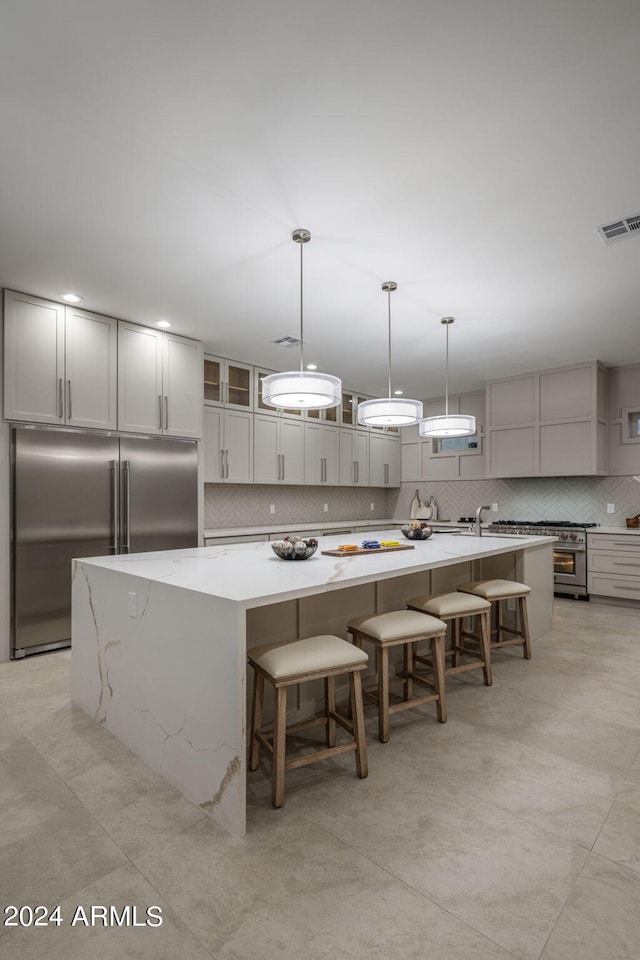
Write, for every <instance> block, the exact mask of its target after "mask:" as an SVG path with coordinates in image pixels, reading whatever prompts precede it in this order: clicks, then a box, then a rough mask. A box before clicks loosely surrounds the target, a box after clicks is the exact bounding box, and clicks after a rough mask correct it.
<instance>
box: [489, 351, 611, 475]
mask: <svg viewBox="0 0 640 960" xmlns="http://www.w3.org/2000/svg"><path fill="white" fill-rule="evenodd" d="M605 391H606V373H605V370H604V368H603V367H602V366H601V365H600V364H599V363H598V362H597V361H591V362H588V363H582V364H574V365H572V366H570V367H557V368H555V369H553V370H543V371H540V372H536V373H530V374H525V375H523V376H519V377H509V378H506V379H503V380H496V381H493V382H491V383H489V384H487V433H488V448H489V468H488V471H487V473H488V475H489V476H491V477H518V476H523V477H533V476H545V477H548V476H588V475H594V474H596V475H597V474H604V473H605V472H606V430H607V421H606V394H605Z"/></svg>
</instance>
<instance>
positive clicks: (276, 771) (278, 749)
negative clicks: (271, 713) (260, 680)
mask: <svg viewBox="0 0 640 960" xmlns="http://www.w3.org/2000/svg"><path fill="white" fill-rule="evenodd" d="M275 693H276V709H275V718H274V728H273V759H272V763H273V770H272V780H271V802H272V803H273V805H274V807H281V806H282V805H283V804H284V761H285V751H286V744H287V688H286V687H276V691H275Z"/></svg>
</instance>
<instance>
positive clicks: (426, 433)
mask: <svg viewBox="0 0 640 960" xmlns="http://www.w3.org/2000/svg"><path fill="white" fill-rule="evenodd" d="M453 322H454V319H453V317H443V318H442V320H441V321H440V323H443V324H444V325H445V327H446V329H447V352H446V363H445V374H444V415H440V416H438V417H425V419H424V420H423V421H422V423H421V424H420V426H419V427H418V433H419V434H420V436H421V437H469V436H471V434H472V433H475V432H476V418H475V417H472V416H470V415H469V414H466V413H449V327H450V326H451V324H452V323H453Z"/></svg>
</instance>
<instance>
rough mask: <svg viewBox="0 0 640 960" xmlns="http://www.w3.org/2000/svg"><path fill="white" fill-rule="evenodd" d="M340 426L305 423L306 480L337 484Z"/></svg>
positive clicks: (306, 481) (311, 482)
mask: <svg viewBox="0 0 640 960" xmlns="http://www.w3.org/2000/svg"><path fill="white" fill-rule="evenodd" d="M339 457H340V428H339V427H329V426H326V425H325V424H322V423H313V422H310V421H306V423H305V424H304V482H305V484H311V485H319V484H323V485H327V486H336V485H337V483H338V476H339Z"/></svg>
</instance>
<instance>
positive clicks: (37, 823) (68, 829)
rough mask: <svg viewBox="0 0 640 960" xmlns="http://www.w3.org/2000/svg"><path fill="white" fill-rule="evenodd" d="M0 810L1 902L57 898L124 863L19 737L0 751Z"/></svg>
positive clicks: (92, 819) (75, 801)
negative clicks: (1, 815)
mask: <svg viewBox="0 0 640 960" xmlns="http://www.w3.org/2000/svg"><path fill="white" fill-rule="evenodd" d="M0 809H1V810H2V811H3V817H2V822H1V825H0V860H1V864H2V866H1V869H0V903H2V904H10V903H31V904H34V903H50V902H53V901H55V902H57V901H58V900H60V899H61V898H64V897H66V896H68V895H70V894H71V893H73V892H74V891H76V890H79V889H81V888H82V887H83V886H86V884H87V883H90V882H92V881H93V880H96V879H97V878H98V877H101V876H103V875H104V874H105V873H108V872H110V871H111V870H113V869H114V868H115V867H117V866H119V865H120V864H122V863H123V862H124V861H125V857H124V855H123V853H122V852H121V851H120V850H119V849H118V847H117V846H116V845H115V844H114V842H113V841H112V840H111V839H110V838H109V837H108V836H107V834H106V833H105V831H104V830H103V829H102V827H101V826H100V825H99V824H98V823H97V822H96V821H95V819H94V818H93V817H92V816H91V815H90V813H89V812H88V811H87V810H86V808H85V807H84V805H83V804H82V803H80V801H79V800H78V799H77V798H76V797H75V796H74V795H73V794H72V793H71V791H70V790H69V789H68V788H67V787H66V786H65V785H64V784H63V783H62V781H61V780H60V779H59V778H58V777H57V776H56V775H55V773H54V772H53V771H52V770H51V768H50V767H49V766H48V764H47V763H46V761H45V760H44V759H43V757H42V756H41V755H40V753H39V752H38V751H37V750H36V749H35V748H34V747H33V746H32V745H31V744H28V743H26V742H25V741H19V742H17V743H15V744H14V745H13V746H12V747H9V748H7V749H6V750H4V751H2V753H0Z"/></svg>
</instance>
